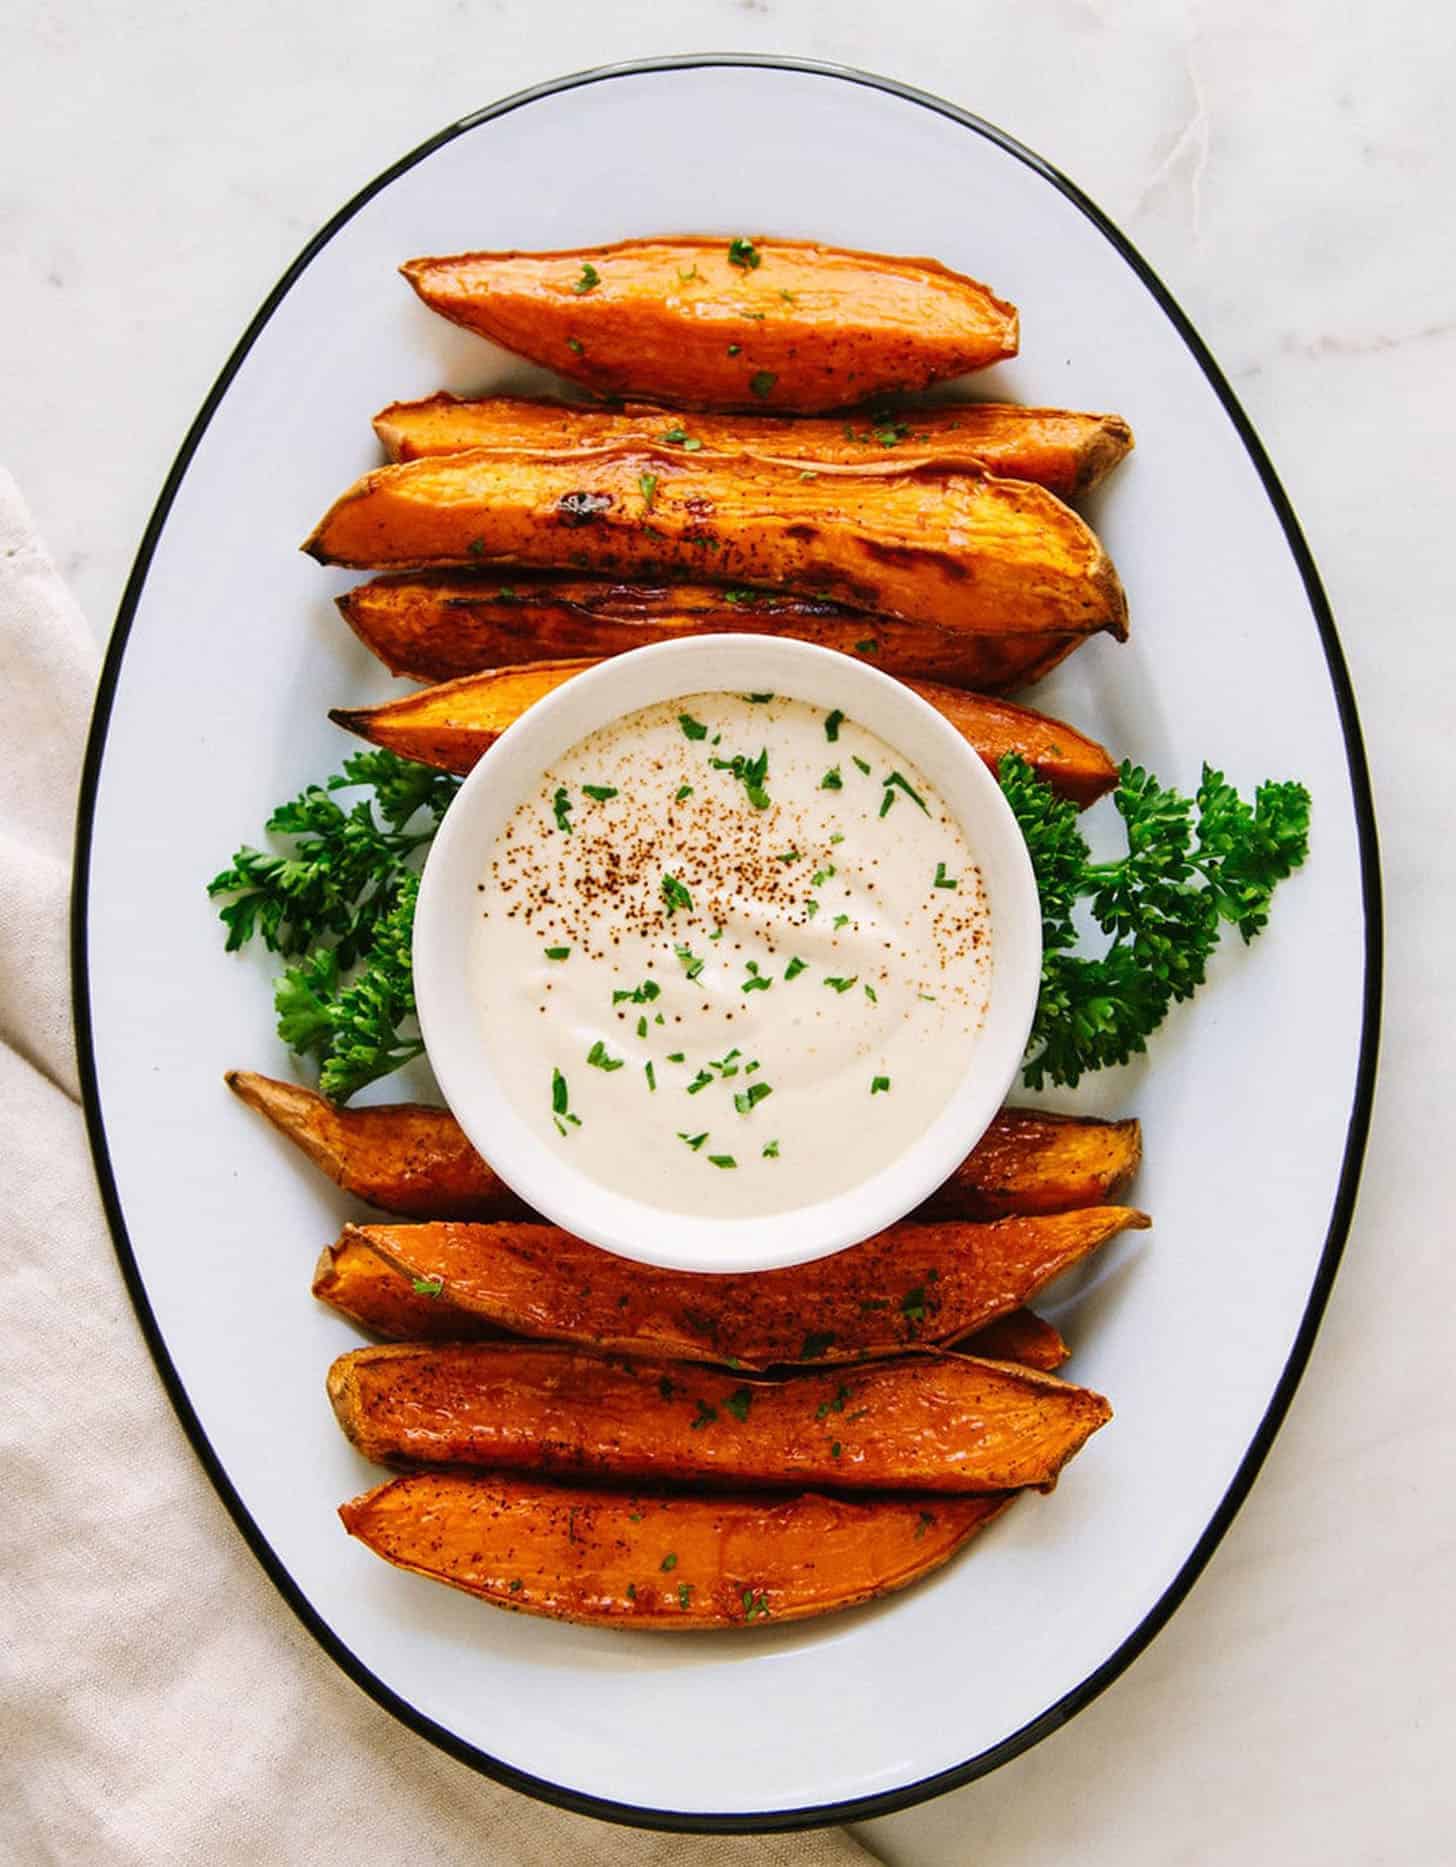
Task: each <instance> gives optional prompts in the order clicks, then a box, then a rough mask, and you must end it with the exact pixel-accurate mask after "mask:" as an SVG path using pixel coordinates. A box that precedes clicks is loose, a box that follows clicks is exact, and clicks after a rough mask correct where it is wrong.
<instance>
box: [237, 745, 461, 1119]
mask: <svg viewBox="0 0 1456 1867" xmlns="http://www.w3.org/2000/svg"><path fill="white" fill-rule="evenodd" d="M459 782H460V781H459V779H457V778H453V777H450V776H449V775H448V774H446V773H444V772H438V771H435V770H433V769H432V768H431V767H429V766H428V765H419V764H416V763H414V762H413V761H412V760H409V759H402V758H398V757H396V755H395V754H394V753H392V752H386V751H368V752H358V753H355V754H354V755H353V757H351V758H349V759H347V760H346V761H345V763H344V767H343V770H342V771H340V772H337V773H335V774H334V776H333V777H332V778H330V779H328V780H327V782H326V783H325V784H324V785H322V786H320V785H310V786H309V788H308V789H307V790H306V791H303V792H301V793H300V794H299V795H298V796H297V797H296V798H294V799H293V800H292V802H291V803H287V804H281V805H280V806H279V807H278V809H277V810H275V811H274V812H273V815H272V816H271V817H270V818H269V819H268V823H267V828H268V830H269V832H270V833H271V834H273V835H275V836H278V837H286V838H291V839H292V846H291V848H290V849H289V850H288V852H287V853H286V854H281V855H280V854H272V853H268V852H265V851H262V850H258V849H254V848H252V847H250V846H247V845H245V846H244V847H243V848H241V849H239V850H238V852H237V854H236V855H235V856H234V857H233V860H232V865H231V866H230V867H229V868H226V869H224V870H223V871H222V873H221V874H220V875H217V876H215V877H214V878H213V880H212V881H211V882H210V883H209V884H208V890H207V892H208V894H209V895H210V896H212V897H214V898H216V897H218V896H228V897H230V899H229V900H228V901H227V902H226V904H225V905H224V906H223V907H222V908H221V909H220V910H219V913H220V916H221V918H222V921H223V923H224V925H225V926H226V927H227V930H228V934H227V950H228V951H229V952H234V951H236V950H237V949H238V948H239V947H242V946H245V945H246V944H247V943H248V941H249V940H251V939H252V938H253V937H254V936H255V935H256V936H257V937H258V938H260V939H261V940H262V942H263V944H264V946H266V947H267V948H268V950H269V951H270V952H272V953H279V954H281V955H283V956H284V957H285V958H294V957H296V956H300V955H301V956H302V957H301V958H298V963H297V964H296V965H293V966H290V967H288V969H287V970H286V971H285V972H284V973H283V975H282V977H281V978H279V979H278V980H277V981H276V982H275V986H274V1008H275V1010H276V1011H277V1013H278V1035H279V1036H280V1037H281V1038H282V1039H283V1041H284V1042H285V1043H286V1044H287V1045H288V1046H289V1048H290V1049H291V1050H293V1051H294V1052H296V1053H297V1054H298V1055H299V1056H310V1057H314V1058H316V1059H317V1060H318V1063H319V1085H320V1087H321V1088H322V1089H323V1091H324V1093H325V1095H328V1096H331V1097H332V1098H333V1099H334V1100H335V1101H336V1102H347V1101H348V1099H349V1097H350V1096H352V1095H353V1094H354V1093H355V1092H356V1091H357V1090H360V1089H362V1088H363V1087H364V1085H365V1084H366V1083H371V1082H373V1081H375V1080H376V1078H378V1077H380V1076H388V1075H389V1074H391V1072H392V1071H394V1070H397V1069H400V1068H401V1067H402V1066H403V1065H404V1064H406V1063H408V1062H409V1061H410V1060H411V1058H413V1057H417V1056H419V1055H420V1053H421V1051H422V1050H423V1048H424V1045H423V1044H422V1042H421V1041H420V1038H419V1035H418V1031H417V1029H414V1028H411V1029H410V1031H409V1033H408V1034H402V1027H405V1026H412V1020H413V1018H414V1011H415V998H414V982H413V977H412V975H411V971H410V936H411V932H412V930H413V926H414V909H415V897H416V896H417V894H418V892H419V874H418V868H417V864H416V862H415V860H414V858H415V856H416V854H417V852H418V851H419V850H421V849H422V848H423V847H424V846H425V845H426V844H427V843H428V842H429V841H430V839H431V838H432V837H433V836H434V834H435V831H436V829H437V828H438V827H439V824H440V820H441V818H442V817H443V816H444V814H445V812H446V810H447V809H448V808H449V805H450V800H451V799H452V798H453V797H454V795H455V792H456V790H457V789H458V788H459ZM365 787H369V788H372V790H373V794H374V795H373V798H372V800H371V799H369V798H360V799H358V800H357V801H356V802H355V803H354V804H353V805H352V806H351V807H350V808H349V809H347V810H346V809H345V808H344V807H343V806H342V805H341V804H339V803H338V802H336V800H335V798H334V796H333V795H332V794H333V793H334V792H337V791H344V790H352V789H355V788H365Z"/></svg>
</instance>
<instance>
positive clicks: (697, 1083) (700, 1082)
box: [688, 1070, 713, 1096]
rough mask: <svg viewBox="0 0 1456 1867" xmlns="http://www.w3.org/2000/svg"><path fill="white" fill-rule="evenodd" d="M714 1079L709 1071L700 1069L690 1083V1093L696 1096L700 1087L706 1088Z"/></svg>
mask: <svg viewBox="0 0 1456 1867" xmlns="http://www.w3.org/2000/svg"><path fill="white" fill-rule="evenodd" d="M712 1081H713V1077H712V1075H711V1073H710V1072H709V1071H707V1070H699V1071H698V1073H697V1075H696V1076H695V1077H694V1078H693V1080H692V1081H691V1082H690V1083H689V1084H688V1094H689V1095H690V1096H695V1095H696V1094H697V1093H698V1091H699V1090H700V1089H706V1088H707V1087H708V1085H709V1084H710V1083H711V1082H712Z"/></svg>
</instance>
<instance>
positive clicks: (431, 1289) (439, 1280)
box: [410, 1277, 445, 1297]
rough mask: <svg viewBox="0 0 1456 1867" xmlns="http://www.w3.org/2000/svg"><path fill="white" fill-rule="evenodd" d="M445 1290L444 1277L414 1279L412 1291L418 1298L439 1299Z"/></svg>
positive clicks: (411, 1286) (411, 1281)
mask: <svg viewBox="0 0 1456 1867" xmlns="http://www.w3.org/2000/svg"><path fill="white" fill-rule="evenodd" d="M444 1288H445V1279H444V1278H443V1277H412V1278H411V1279H410V1289H411V1290H413V1291H414V1293H415V1295H416V1296H417V1297H437V1296H439V1294H440V1292H441V1291H442V1290H443V1289H444Z"/></svg>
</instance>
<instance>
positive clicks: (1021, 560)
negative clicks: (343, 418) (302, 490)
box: [304, 445, 1127, 635]
mask: <svg viewBox="0 0 1456 1867" xmlns="http://www.w3.org/2000/svg"><path fill="white" fill-rule="evenodd" d="M304 549H305V550H306V551H308V552H310V553H311V554H312V555H313V556H314V557H316V558H317V559H318V560H319V562H320V563H323V564H343V565H351V566H354V567H355V568H358V569H363V570H417V569H425V568H429V567H430V566H439V567H441V568H448V567H450V566H457V565H458V566H464V567H465V568H467V569H486V568H491V567H496V566H501V565H513V566H514V565H520V566H522V567H524V568H526V569H537V570H579V571H585V572H587V573H588V574H589V575H592V576H597V577H624V578H628V579H631V578H640V579H645V580H648V581H650V580H651V579H652V578H654V577H666V578H668V579H669V580H672V579H677V578H682V579H687V580H690V581H696V580H698V579H701V578H702V577H703V576H704V575H711V576H713V577H715V578H721V579H723V580H725V581H732V582H741V583H745V584H762V585H765V586H767V587H768V588H770V589H783V590H792V591H797V592H799V593H800V594H802V595H806V596H813V597H827V598H829V599H830V600H831V601H834V602H839V603H846V604H848V605H849V607H850V608H852V609H864V610H872V611H875V612H876V613H878V614H880V615H884V616H899V617H901V618H903V619H904V620H906V621H909V622H929V623H935V624H938V625H939V626H941V627H943V628H960V629H983V630H985V631H986V632H987V633H988V634H991V635H1015V634H1020V633H1023V632H1026V633H1030V634H1033V635H1068V634H1072V635H1075V634H1086V635H1090V634H1093V633H1095V632H1096V631H1097V630H1099V629H1108V630H1111V631H1112V633H1113V634H1115V635H1122V634H1125V633H1126V627H1127V604H1126V601H1125V599H1124V597H1123V593H1122V586H1121V584H1119V582H1118V580H1117V573H1116V572H1115V571H1114V570H1113V568H1112V563H1111V560H1110V559H1109V558H1108V557H1107V555H1106V553H1105V552H1104V551H1103V549H1102V547H1101V545H1100V544H1099V543H1098V542H1097V539H1096V537H1095V536H1094V535H1093V533H1092V532H1091V531H1090V530H1089V528H1088V527H1087V526H1086V525H1085V524H1084V523H1083V521H1082V520H1081V519H1080V518H1079V517H1078V516H1077V514H1076V513H1075V512H1073V510H1072V509H1071V507H1070V506H1065V505H1063V504H1062V502H1061V501H1060V500H1059V499H1058V498H1056V496H1055V495H1054V494H1052V493H1049V492H1047V491H1046V490H1045V488H1043V487H1040V486H1029V485H1027V484H1026V482H1025V481H1023V480H1003V479H998V478H996V477H995V476H994V475H991V474H986V473H953V474H938V473H927V472H923V471H921V470H920V469H918V468H916V467H914V466H913V465H912V466H908V467H905V466H895V465H893V464H892V465H881V466H873V467H871V466H866V467H821V468H818V469H816V470H814V471H812V472H808V473H806V472H805V471H804V470H802V469H800V468H798V467H795V466H792V465H788V464H785V463H782V462H779V461H770V460H761V459H759V458H757V457H755V456H750V455H746V454H744V455H732V456H730V455H722V454H708V453H706V452H698V453H689V452H687V451H686V450H685V449H682V448H673V447H668V446H662V445H658V446H655V447H650V448H649V447H646V446H639V447H621V446H618V447H607V448H602V449H601V450H599V451H598V452H596V453H592V454H574V455H565V454H542V453H536V454H528V453H500V452H491V451H489V450H487V449H485V448H475V449H472V451H471V452H469V453H467V454H447V455H441V456H438V457H432V458H429V459H425V460H412V461H408V462H406V463H405V464H404V465H403V466H397V467H378V468H376V469H375V470H374V471H373V472H372V473H366V474H365V475H364V477H363V479H361V480H358V481H356V482H355V484H354V485H353V486H352V487H350V488H349V490H348V491H347V492H346V493H345V494H344V495H343V496H342V497H341V498H340V499H338V500H336V501H335V503H334V504H333V505H332V506H331V507H330V508H329V510H328V512H327V513H326V514H325V515H324V517H323V519H322V520H321V521H320V522H319V525H318V527H317V528H316V529H315V531H314V532H313V533H312V535H311V536H310V537H309V538H308V539H307V541H306V542H305V545H304Z"/></svg>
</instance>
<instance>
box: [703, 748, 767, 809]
mask: <svg viewBox="0 0 1456 1867" xmlns="http://www.w3.org/2000/svg"><path fill="white" fill-rule="evenodd" d="M708 763H709V764H710V765H711V766H712V768H713V770H714V771H728V772H732V774H733V776H734V777H735V778H736V779H737V780H738V782H739V783H740V784H741V785H742V786H743V788H744V790H745V791H746V792H747V793H748V801H749V803H750V804H752V806H753V808H754V809H755V810H767V809H768V806H769V801H770V800H769V795H768V792H767V791H766V790H765V789H764V783H765V780H766V779H767V778H768V748H767V747H764V749H763V750H762V751H761V752H760V753H759V755H758V757H757V758H745V756H744V755H743V753H741V752H739V753H736V754H735V755H734V756H733V757H732V758H714V759H709V761H708Z"/></svg>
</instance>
